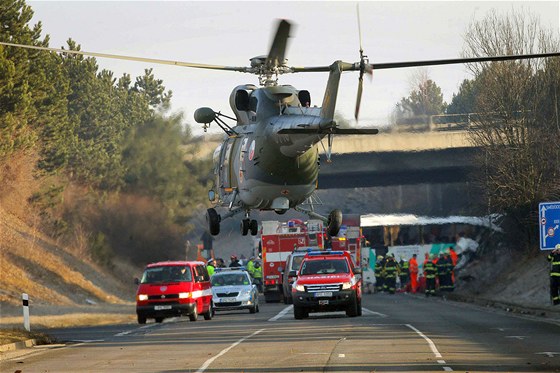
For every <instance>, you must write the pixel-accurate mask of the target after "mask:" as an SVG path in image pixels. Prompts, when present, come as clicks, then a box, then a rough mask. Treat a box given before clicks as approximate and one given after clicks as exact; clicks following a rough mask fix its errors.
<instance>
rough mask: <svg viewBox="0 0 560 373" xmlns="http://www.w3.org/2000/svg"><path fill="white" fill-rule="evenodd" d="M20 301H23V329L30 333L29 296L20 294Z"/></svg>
mask: <svg viewBox="0 0 560 373" xmlns="http://www.w3.org/2000/svg"><path fill="white" fill-rule="evenodd" d="M21 299H22V301H23V327H24V328H25V330H27V331H28V332H30V331H31V327H30V326H29V295H27V294H26V293H23V294H21Z"/></svg>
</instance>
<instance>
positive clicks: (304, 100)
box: [298, 90, 311, 107]
mask: <svg viewBox="0 0 560 373" xmlns="http://www.w3.org/2000/svg"><path fill="white" fill-rule="evenodd" d="M298 99H299V102H300V103H301V106H303V107H310V106H311V95H310V94H309V91H306V90H303V91H299V92H298Z"/></svg>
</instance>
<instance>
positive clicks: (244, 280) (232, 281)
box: [212, 273, 251, 286]
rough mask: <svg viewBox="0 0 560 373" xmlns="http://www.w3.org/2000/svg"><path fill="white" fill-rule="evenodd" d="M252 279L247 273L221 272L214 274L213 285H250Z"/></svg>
mask: <svg viewBox="0 0 560 373" xmlns="http://www.w3.org/2000/svg"><path fill="white" fill-rule="evenodd" d="M250 284H251V281H250V280H249V276H247V274H246V273H223V274H222V273H220V274H215V275H214V276H212V286H232V285H233V286H236V285H237V286H238V285H250Z"/></svg>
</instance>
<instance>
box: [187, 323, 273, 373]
mask: <svg viewBox="0 0 560 373" xmlns="http://www.w3.org/2000/svg"><path fill="white" fill-rule="evenodd" d="M264 330H266V329H259V330H257V331H256V332H254V333H253V334H251V335H248V336H245V337H243V338H241V339H240V340H238V341H237V342H235V343H234V344H232V345H231V346H229V347H228V348H224V349H223V350H222V351H220V353H219V354H218V355H216V356H214V357H213V358H210V359H208V360H206V361H205V362H204V364H202V366H201V367H200V368H199V369H198V370H197V371H196V373H202V372H204V371H205V370H206V368H208V367H209V366H210V364H212V363H213V362H214V360H216V359H217V358H219V357H220V356H222V355H224V354H225V353H227V352H228V351H229V350H231V349H232V348H234V347H235V346H237V345H238V344H240V343H241V342H243V341H245V340H247V339H249V338H251V337H254V336H256V335H257V334H259V333H261V332H263V331H264Z"/></svg>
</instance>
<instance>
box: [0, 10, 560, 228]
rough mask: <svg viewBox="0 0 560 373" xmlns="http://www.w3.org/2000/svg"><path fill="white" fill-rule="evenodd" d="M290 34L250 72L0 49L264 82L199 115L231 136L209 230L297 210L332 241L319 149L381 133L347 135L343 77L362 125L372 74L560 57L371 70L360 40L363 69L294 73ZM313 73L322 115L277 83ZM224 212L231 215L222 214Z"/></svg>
mask: <svg viewBox="0 0 560 373" xmlns="http://www.w3.org/2000/svg"><path fill="white" fill-rule="evenodd" d="M358 20H359V19H358ZM290 28H291V23H290V22H289V21H287V20H279V22H278V25H277V29H276V33H275V36H274V38H273V41H272V44H271V46H270V49H269V53H268V54H267V55H262V56H257V57H253V58H251V59H250V60H249V61H250V66H247V67H236V66H220V65H209V64H200V63H189V62H180V61H170V60H158V59H151V58H142V57H132V56H122V55H114V54H104V53H95V52H85V51H77V50H65V49H57V48H50V47H43V46H35V45H23V44H15V43H8V42H0V44H2V45H6V46H12V47H22V48H31V49H39V50H47V51H51V52H58V53H70V54H80V55H85V56H92V57H100V58H113V59H124V60H132V61H139V62H147V63H155V64H167V65H175V66H183V67H191V68H201V69H212V70H226V71H233V72H242V73H249V74H254V75H257V76H258V80H259V87H257V86H256V85H254V84H243V85H238V86H236V87H235V88H234V89H233V90H232V92H231V94H230V97H229V104H230V107H231V109H232V111H233V113H234V117H231V116H228V115H225V114H222V113H221V112H219V111H218V112H216V111H214V110H213V109H211V108H209V107H202V108H199V109H197V110H196V111H195V114H194V118H195V121H196V122H197V123H199V124H201V125H202V127H203V129H204V131H206V130H207V129H208V128H209V126H210V125H211V124H212V123H215V124H216V125H217V126H219V127H220V128H221V129H222V130H223V131H224V133H225V138H224V141H223V143H221V144H220V145H219V146H218V147H217V148H216V149H215V151H214V153H213V157H212V158H213V164H214V169H213V173H214V177H215V183H214V186H213V188H212V189H211V190H210V191H209V192H208V197H209V199H210V201H211V202H212V203H213V204H214V207H211V208H208V209H207V211H206V222H207V229H208V231H209V233H210V234H211V235H214V236H215V235H218V234H219V233H220V223H221V221H223V220H224V219H227V218H230V217H233V216H235V215H237V214H244V218H243V219H242V221H241V233H242V234H243V235H247V234H249V233H251V235H256V234H257V233H258V222H257V221H256V220H255V219H251V210H269V211H270V210H271V211H275V212H276V213H277V214H284V213H286V212H287V211H288V210H290V209H294V210H296V211H299V212H302V213H304V214H307V215H308V216H310V217H312V218H319V219H321V220H323V221H325V222H326V223H327V233H328V235H330V236H336V235H337V234H338V232H339V230H340V227H341V225H342V212H341V210H339V209H335V210H332V211H331V212H330V213H329V215H328V216H327V217H325V216H323V215H320V214H318V213H317V212H315V210H314V204H315V202H316V201H317V199H314V192H315V190H316V189H317V187H318V185H317V180H318V175H319V168H320V157H319V150H318V144H319V143H321V144H322V141H323V140H324V139H325V138H326V141H327V149H326V157H327V162H330V159H331V151H332V144H333V139H334V136H335V135H375V134H377V133H378V130H377V129H375V128H341V127H340V126H339V125H338V124H337V122H336V121H335V120H334V113H335V106H336V101H337V93H338V87H339V82H340V79H341V75H342V72H345V71H357V72H359V75H358V91H357V97H356V106H355V111H354V117H355V119H356V120H357V118H358V115H359V110H360V102H361V97H362V91H363V77H364V75H365V74H372V72H373V70H380V69H393V68H405V67H419V66H434V65H448V64H464V63H473V62H488V61H508V60H517V59H529V58H543V57H557V56H560V53H558V52H555V53H541V54H525V55H506V56H491V57H472V58H456V59H440V60H424V61H407V62H387V63H370V61H369V59H368V56H366V55H365V54H364V53H363V48H362V45H361V44H362V42H361V32H360V49H359V54H360V59H359V61H358V62H353V63H349V62H343V61H340V60H337V61H335V62H333V63H332V64H330V65H325V66H314V67H293V66H288V64H287V59H286V58H285V53H286V49H287V42H288V39H289V38H290ZM358 29H359V27H358ZM310 72H323V73H328V81H327V86H326V89H325V93H324V96H323V100H322V103H321V106H320V107H318V106H315V105H312V101H311V94H310V92H309V91H307V90H305V89H297V88H295V87H293V86H291V85H281V84H279V82H278V80H279V76H280V75H282V74H287V73H310ZM224 119H228V120H231V121H234V123H235V124H234V125H228V124H227V123H226V121H225V120H224ZM218 208H221V209H223V210H224V211H222V213H221V214H220V213H219V212H218Z"/></svg>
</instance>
